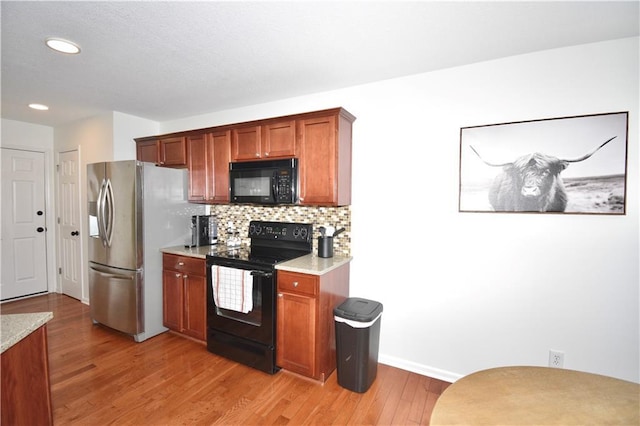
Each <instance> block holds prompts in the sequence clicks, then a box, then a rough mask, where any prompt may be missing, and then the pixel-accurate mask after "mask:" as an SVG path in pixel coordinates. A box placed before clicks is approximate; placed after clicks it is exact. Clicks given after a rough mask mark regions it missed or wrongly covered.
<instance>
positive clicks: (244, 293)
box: [207, 221, 313, 374]
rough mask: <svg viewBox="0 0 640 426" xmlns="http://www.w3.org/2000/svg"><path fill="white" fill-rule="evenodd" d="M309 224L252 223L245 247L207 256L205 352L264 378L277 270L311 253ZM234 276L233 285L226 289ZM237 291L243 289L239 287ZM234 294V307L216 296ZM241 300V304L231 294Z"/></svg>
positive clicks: (270, 360)
mask: <svg viewBox="0 0 640 426" xmlns="http://www.w3.org/2000/svg"><path fill="white" fill-rule="evenodd" d="M312 234H313V225H311V224H308V223H291V222H266V221H252V222H251V223H250V225H249V230H248V235H249V238H250V241H251V244H250V245H249V246H241V247H238V248H229V249H226V250H222V251H218V252H217V253H215V254H210V255H207V282H208V285H207V349H208V350H209V351H210V352H213V353H215V354H218V355H222V356H225V357H227V358H230V359H233V360H235V361H238V362H240V363H243V364H246V365H249V366H251V367H254V368H257V369H259V370H262V371H265V372H267V373H270V374H273V373H275V372H276V371H278V367H277V366H276V364H275V344H276V342H275V327H276V315H277V313H276V269H275V266H276V265H277V264H278V263H280V262H284V261H286V260H291V259H295V258H297V257H300V256H304V255H306V254H309V253H311V250H312V245H313V241H312ZM228 276H232V277H233V278H232V280H233V281H234V284H233V285H234V286H235V287H232V288H231V289H229V285H230V284H229V282H224V280H225V279H226V280H227V281H228V280H229V278H220V277H228ZM240 287H241V288H240ZM225 291H228V292H233V294H234V299H233V300H234V301H236V302H237V303H236V304H233V303H230V302H227V301H226V300H225V298H224V297H222V298H221V297H220V295H221V294H223V292H225ZM236 294H237V295H240V294H241V295H240V296H238V297H240V298H242V302H239V301H238V299H237V298H235V295H236ZM229 304H233V306H231V307H230V306H229Z"/></svg>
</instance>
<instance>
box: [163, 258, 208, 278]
mask: <svg viewBox="0 0 640 426" xmlns="http://www.w3.org/2000/svg"><path fill="white" fill-rule="evenodd" d="M162 269H171V270H173V271H178V272H183V273H188V274H196V275H206V261H205V260H204V259H199V258H196V257H190V256H178V255H175V254H166V253H165V254H163V255H162Z"/></svg>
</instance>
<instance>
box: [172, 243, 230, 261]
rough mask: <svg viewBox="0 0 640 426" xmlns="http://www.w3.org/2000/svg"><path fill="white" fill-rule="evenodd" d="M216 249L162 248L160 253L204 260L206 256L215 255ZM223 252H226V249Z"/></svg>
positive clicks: (204, 247) (215, 246)
mask: <svg viewBox="0 0 640 426" xmlns="http://www.w3.org/2000/svg"><path fill="white" fill-rule="evenodd" d="M217 249H218V246H217V245H211V246H200V247H185V246H173V247H165V248H162V249H160V251H161V252H163V253H167V254H177V255H178V256H191V257H197V258H199V259H206V258H207V255H208V254H216V251H217ZM224 250H226V247H225V248H224Z"/></svg>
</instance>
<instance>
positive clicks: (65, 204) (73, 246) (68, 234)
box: [58, 151, 82, 300]
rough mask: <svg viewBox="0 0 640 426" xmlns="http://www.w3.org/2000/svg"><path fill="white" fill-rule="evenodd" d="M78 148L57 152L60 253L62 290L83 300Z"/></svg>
mask: <svg viewBox="0 0 640 426" xmlns="http://www.w3.org/2000/svg"><path fill="white" fill-rule="evenodd" d="M79 172H80V170H79V164H78V151H67V152H61V153H60V154H58V213H59V216H58V231H59V232H58V238H59V242H58V244H59V245H58V247H59V250H58V253H59V254H60V266H59V273H60V285H61V287H62V293H64V294H66V295H68V296H71V297H73V298H76V299H78V300H82V281H81V278H80V277H81V274H82V258H81V251H80V247H81V235H80V234H81V232H80V231H81V230H80V227H81V226H80V225H81V223H80V192H79V188H80V178H79Z"/></svg>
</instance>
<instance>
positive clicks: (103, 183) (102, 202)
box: [96, 179, 107, 247]
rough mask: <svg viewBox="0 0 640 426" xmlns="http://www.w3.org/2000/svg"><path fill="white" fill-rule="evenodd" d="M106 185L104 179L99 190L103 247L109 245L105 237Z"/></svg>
mask: <svg viewBox="0 0 640 426" xmlns="http://www.w3.org/2000/svg"><path fill="white" fill-rule="evenodd" d="M105 185H106V181H105V180H104V179H103V180H102V183H101V184H100V191H99V192H98V200H97V204H98V205H97V207H98V208H97V212H96V215H97V219H98V236H99V237H100V242H101V243H102V246H103V247H106V246H107V241H106V239H105V235H106V231H105V227H104V208H105V206H104V197H105Z"/></svg>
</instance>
